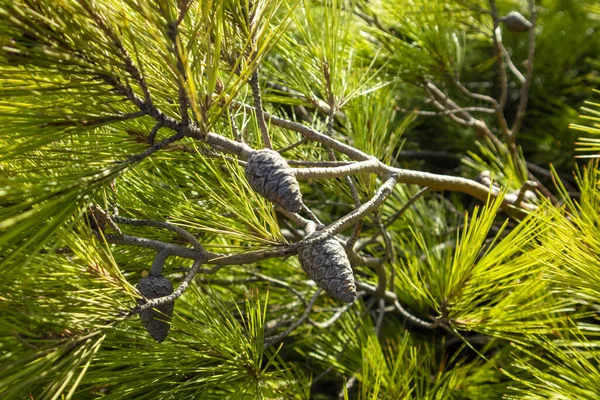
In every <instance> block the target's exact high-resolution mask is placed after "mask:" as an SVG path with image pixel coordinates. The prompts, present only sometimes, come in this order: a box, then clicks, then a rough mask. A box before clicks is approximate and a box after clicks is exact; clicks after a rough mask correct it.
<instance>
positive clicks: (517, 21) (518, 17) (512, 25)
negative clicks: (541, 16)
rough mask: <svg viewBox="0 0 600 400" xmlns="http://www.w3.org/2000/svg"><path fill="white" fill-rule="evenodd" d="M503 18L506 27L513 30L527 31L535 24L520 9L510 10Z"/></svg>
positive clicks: (518, 31)
mask: <svg viewBox="0 0 600 400" xmlns="http://www.w3.org/2000/svg"><path fill="white" fill-rule="evenodd" d="M501 20H502V21H504V25H505V26H506V29H508V30H509V31H511V32H517V33H520V32H527V31H528V30H529V29H531V27H532V26H533V25H532V24H531V22H529V21H528V20H527V18H525V17H524V16H523V14H521V13H520V12H518V11H511V12H509V13H508V14H506V16H505V17H503V18H502V19H501Z"/></svg>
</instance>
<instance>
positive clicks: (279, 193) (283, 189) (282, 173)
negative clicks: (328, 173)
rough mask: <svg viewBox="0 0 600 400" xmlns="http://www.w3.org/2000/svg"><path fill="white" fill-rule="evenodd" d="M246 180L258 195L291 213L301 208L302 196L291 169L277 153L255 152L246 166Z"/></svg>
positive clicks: (267, 150) (270, 151)
mask: <svg viewBox="0 0 600 400" xmlns="http://www.w3.org/2000/svg"><path fill="white" fill-rule="evenodd" d="M246 179H248V183H250V186H251V187H252V189H254V190H255V191H256V192H257V193H258V194H260V195H261V196H263V197H264V198H266V199H267V200H269V201H270V202H271V203H274V204H277V205H279V206H281V207H283V208H284V209H286V210H288V211H291V212H298V211H300V208H301V207H302V194H301V193H300V186H299V185H298V180H297V179H296V177H295V176H294V174H293V173H292V169H291V168H290V166H289V165H288V163H287V162H286V161H285V159H284V158H283V157H281V155H280V154H279V153H277V152H276V151H273V150H269V149H264V150H257V151H254V152H253V153H252V154H250V157H248V162H247V164H246Z"/></svg>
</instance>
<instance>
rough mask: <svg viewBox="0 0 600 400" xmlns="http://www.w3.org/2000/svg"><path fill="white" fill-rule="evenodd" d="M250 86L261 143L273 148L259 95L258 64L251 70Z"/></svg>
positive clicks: (267, 147)
mask: <svg viewBox="0 0 600 400" xmlns="http://www.w3.org/2000/svg"><path fill="white" fill-rule="evenodd" d="M249 83H250V87H251V88H252V98H253V99H254V111H255V113H256V120H257V121H258V127H259V129H260V134H261V137H262V141H263V145H264V146H265V148H266V149H273V143H271V137H270V136H269V129H268V128H267V124H266V122H265V116H264V114H263V113H264V111H263V108H262V99H261V96H260V83H259V81H258V66H257V67H256V69H255V70H254V72H252V76H251V77H250V82H249Z"/></svg>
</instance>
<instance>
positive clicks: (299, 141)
mask: <svg viewBox="0 0 600 400" xmlns="http://www.w3.org/2000/svg"><path fill="white" fill-rule="evenodd" d="M307 142H308V139H307V138H305V137H303V138H302V139H300V140H298V141H297V142H294V143H292V144H290V145H289V146H285V147H283V148H281V149H279V150H277V152H278V153H279V154H283V153H285V152H286V151H290V150H292V149H295V148H296V147H298V146H302V145H303V144H305V143H307Z"/></svg>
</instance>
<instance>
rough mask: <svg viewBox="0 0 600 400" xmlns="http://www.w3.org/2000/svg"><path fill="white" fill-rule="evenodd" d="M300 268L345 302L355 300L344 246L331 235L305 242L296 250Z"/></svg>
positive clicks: (330, 293) (319, 284) (350, 271)
mask: <svg viewBox="0 0 600 400" xmlns="http://www.w3.org/2000/svg"><path fill="white" fill-rule="evenodd" d="M298 259H299V260H300V265H302V269H304V271H305V272H306V274H307V275H308V277H309V278H310V279H312V280H313V281H315V283H316V284H317V286H319V287H320V288H322V289H324V290H325V291H326V292H327V293H328V294H329V295H330V296H333V297H335V298H338V299H340V300H342V301H343V302H345V303H352V302H354V300H356V285H355V284H354V274H353V273H352V267H351V266H350V261H349V260H348V256H347V255H346V250H344V247H342V245H341V244H340V243H339V242H338V241H337V240H335V238H333V237H328V238H326V239H324V240H322V241H320V242H316V243H309V244H305V245H303V246H301V247H300V249H299V251H298Z"/></svg>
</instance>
